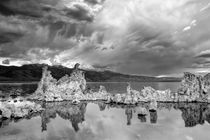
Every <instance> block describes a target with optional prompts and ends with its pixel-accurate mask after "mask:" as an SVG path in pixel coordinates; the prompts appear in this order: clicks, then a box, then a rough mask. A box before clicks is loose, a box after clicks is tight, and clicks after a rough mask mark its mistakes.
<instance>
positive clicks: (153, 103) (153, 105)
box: [149, 99, 157, 111]
mask: <svg viewBox="0 0 210 140" xmlns="http://www.w3.org/2000/svg"><path fill="white" fill-rule="evenodd" d="M149 110H150V111H156V110H157V101H156V100H155V99H153V100H151V102H150V104H149Z"/></svg>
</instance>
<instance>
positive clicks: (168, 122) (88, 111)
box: [0, 83, 210, 140]
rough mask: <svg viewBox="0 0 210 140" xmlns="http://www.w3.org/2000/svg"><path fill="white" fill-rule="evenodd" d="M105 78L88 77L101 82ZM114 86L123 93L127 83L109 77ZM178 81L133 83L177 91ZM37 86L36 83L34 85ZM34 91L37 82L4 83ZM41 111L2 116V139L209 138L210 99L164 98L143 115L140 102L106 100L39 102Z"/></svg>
mask: <svg viewBox="0 0 210 140" xmlns="http://www.w3.org/2000/svg"><path fill="white" fill-rule="evenodd" d="M101 84H102V83H100V84H99V83H89V84H88V85H89V86H90V87H93V88H95V89H97V88H98V86H99V85H101ZM103 85H105V87H106V88H107V90H108V91H109V92H112V93H123V92H125V90H126V83H104V84H103ZM178 85H179V83H132V84H131V86H132V87H133V88H134V89H137V90H138V89H141V88H142V87H143V86H152V87H154V88H155V89H167V88H170V89H172V91H175V90H176V89H177V88H178ZM32 88H33V89H32ZM16 89H18V91H21V92H22V94H23V95H26V94H30V93H31V92H32V91H34V90H35V89H36V85H19V84H18V85H1V86H0V90H4V91H5V92H4V93H5V94H6V93H8V92H9V90H10V91H11V90H13V91H16ZM40 104H41V105H42V106H43V107H44V108H46V110H45V111H43V112H42V113H41V114H34V115H32V116H29V117H28V118H25V119H21V120H3V121H1V124H0V126H1V127H0V140H169V139H170V140H208V139H210V135H209V132H210V105H209V104H199V103H197V104H196V103H194V104H193V103H189V104H184V103H179V104H174V103H159V104H158V110H157V112H149V113H148V115H146V116H140V115H138V108H140V107H146V108H147V107H148V104H142V103H140V104H139V105H138V106H135V107H133V106H123V105H107V104H105V103H103V102H82V103H80V104H79V105H72V104H71V103H69V102H60V103H40Z"/></svg>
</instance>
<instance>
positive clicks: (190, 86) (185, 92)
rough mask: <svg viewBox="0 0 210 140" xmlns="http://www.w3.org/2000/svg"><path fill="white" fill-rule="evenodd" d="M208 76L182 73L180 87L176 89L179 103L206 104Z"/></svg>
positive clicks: (209, 76)
mask: <svg viewBox="0 0 210 140" xmlns="http://www.w3.org/2000/svg"><path fill="white" fill-rule="evenodd" d="M209 91H210V74H206V75H205V76H201V75H195V74H192V73H189V72H185V73H184V77H183V80H182V81H181V86H180V88H179V89H178V98H179V101H187V102H192V101H198V102H207V101H208V97H209V94H210V92H209Z"/></svg>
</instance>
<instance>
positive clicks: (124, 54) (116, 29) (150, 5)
mask: <svg viewBox="0 0 210 140" xmlns="http://www.w3.org/2000/svg"><path fill="white" fill-rule="evenodd" d="M209 13H210V0H0V64H1V65H18V66H21V65H23V64H31V63H47V64H49V65H63V66H67V67H73V65H74V64H75V63H80V64H81V67H82V68H86V69H94V70H112V71H116V72H120V73H127V74H138V75H152V76H166V75H170V76H177V75H180V74H182V73H183V72H184V71H189V72H195V73H207V72H210V14H209Z"/></svg>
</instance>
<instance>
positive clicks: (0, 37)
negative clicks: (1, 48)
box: [0, 32, 23, 44]
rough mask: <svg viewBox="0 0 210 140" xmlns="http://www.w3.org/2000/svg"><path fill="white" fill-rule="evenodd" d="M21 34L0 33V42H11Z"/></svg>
mask: <svg viewBox="0 0 210 140" xmlns="http://www.w3.org/2000/svg"><path fill="white" fill-rule="evenodd" d="M22 36H23V34H22V33H9V32H8V33H1V34H0V44H3V43H9V42H13V41H15V40H17V39H19V38H21V37H22Z"/></svg>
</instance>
